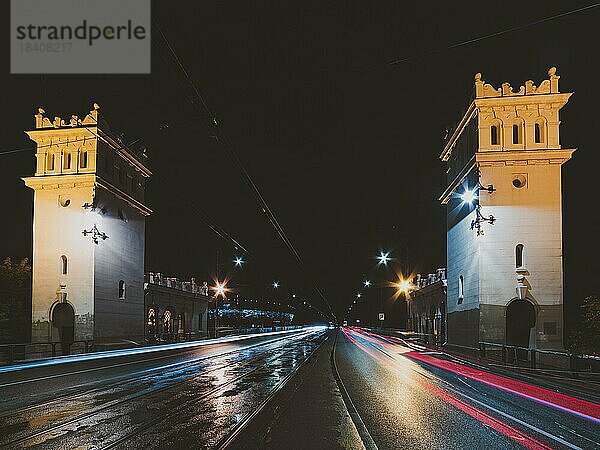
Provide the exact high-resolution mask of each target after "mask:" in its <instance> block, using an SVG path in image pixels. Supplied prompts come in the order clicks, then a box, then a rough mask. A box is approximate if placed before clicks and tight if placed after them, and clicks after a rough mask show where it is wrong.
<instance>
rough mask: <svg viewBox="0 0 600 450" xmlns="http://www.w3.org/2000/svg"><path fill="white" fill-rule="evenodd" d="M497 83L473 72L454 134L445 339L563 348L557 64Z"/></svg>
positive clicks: (562, 100)
mask: <svg viewBox="0 0 600 450" xmlns="http://www.w3.org/2000/svg"><path fill="white" fill-rule="evenodd" d="M548 76H549V79H547V80H544V81H542V83H541V84H540V85H539V86H537V87H536V86H535V85H534V83H533V81H526V82H525V86H521V88H520V89H519V90H518V91H517V92H513V89H512V88H511V86H510V85H509V84H508V83H503V84H502V87H501V88H499V89H495V88H493V87H492V86H491V85H490V84H487V83H485V82H484V81H483V80H482V78H481V74H479V73H478V74H477V75H475V98H474V100H473V101H472V102H471V104H470V105H469V107H468V109H467V111H466V112H465V114H464V115H463V117H462V118H461V120H460V122H459V124H458V126H457V127H456V128H455V129H454V131H453V132H452V133H451V134H450V135H449V137H448V140H447V141H446V144H445V147H444V150H443V152H442V154H441V155H440V158H441V159H442V160H443V161H445V162H446V163H447V165H448V167H447V174H448V175H447V188H446V190H445V192H444V193H443V195H442V196H441V197H440V201H441V202H442V204H445V205H446V207H447V230H448V231H447V255H448V256H447V257H448V299H447V308H448V341H449V343H450V344H458V345H467V346H472V347H477V344H478V342H480V341H484V342H497V343H508V344H513V345H519V346H524V347H539V348H562V346H563V272H562V204H561V196H562V191H561V189H562V187H561V165H562V164H563V163H564V162H566V161H568V160H569V159H570V158H571V155H572V153H573V151H574V150H573V149H562V148H561V146H560V140H559V125H560V120H559V111H560V109H561V108H562V107H563V106H564V105H565V104H566V103H567V101H568V100H569V97H570V96H571V94H570V93H559V91H558V79H559V76H558V75H556V69H555V68H554V67H553V68H551V69H550V70H549V71H548Z"/></svg>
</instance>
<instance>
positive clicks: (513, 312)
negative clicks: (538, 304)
mask: <svg viewBox="0 0 600 450" xmlns="http://www.w3.org/2000/svg"><path fill="white" fill-rule="evenodd" d="M534 326H535V307H534V306H533V304H532V303H531V302H530V301H527V300H519V299H516V300H513V301H512V302H511V303H510V304H509V305H508V306H507V308H506V343H507V344H508V345H515V346H518V347H529V344H530V341H529V339H530V335H531V329H532V328H533V327H534Z"/></svg>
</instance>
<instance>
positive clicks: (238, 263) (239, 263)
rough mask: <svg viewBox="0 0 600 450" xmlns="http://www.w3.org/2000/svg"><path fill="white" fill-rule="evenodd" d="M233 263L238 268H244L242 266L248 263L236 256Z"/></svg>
mask: <svg viewBox="0 0 600 450" xmlns="http://www.w3.org/2000/svg"><path fill="white" fill-rule="evenodd" d="M233 262H234V264H235V266H236V267H242V264H244V263H245V262H246V261H244V260H243V259H242V257H241V256H236V257H235V259H234V260H233Z"/></svg>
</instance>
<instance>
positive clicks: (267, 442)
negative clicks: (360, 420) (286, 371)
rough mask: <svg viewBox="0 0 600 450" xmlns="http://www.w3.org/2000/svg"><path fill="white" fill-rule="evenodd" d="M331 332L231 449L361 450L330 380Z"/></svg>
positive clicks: (356, 434) (332, 334)
mask: <svg viewBox="0 0 600 450" xmlns="http://www.w3.org/2000/svg"><path fill="white" fill-rule="evenodd" d="M334 341H335V332H330V333H329V337H328V339H327V340H326V341H325V342H324V343H323V345H322V346H321V347H320V348H319V349H318V350H317V351H316V353H315V354H314V355H313V357H311V358H310V359H309V360H308V361H307V363H306V364H305V366H304V367H302V368H301V369H300V371H299V372H298V374H296V376H294V377H293V378H292V379H291V380H290V382H289V383H288V384H287V385H286V386H285V387H284V388H283V389H282V390H281V391H280V392H278V393H277V394H276V396H275V397H274V398H273V399H272V401H270V402H269V403H268V404H267V405H266V406H265V408H264V409H263V410H262V411H260V413H259V414H258V415H257V416H256V417H255V418H254V420H252V421H251V422H250V424H249V425H248V427H247V428H246V429H244V430H243V431H242V432H241V434H240V435H239V436H238V437H237V439H236V440H235V441H234V442H233V443H232V444H231V446H230V448H233V449H257V448H260V449H282V448H294V449H311V450H314V449H362V448H364V447H363V444H362V441H361V439H360V436H359V434H358V432H357V430H356V428H355V426H354V423H353V422H352V419H351V418H350V415H349V414H348V411H347V410H346V406H345V404H344V400H343V399H342V395H341V394H340V391H339V389H338V387H337V383H336V381H335V379H334V377H333V372H332V369H331V363H330V359H329V358H330V354H331V350H332V347H333V344H334Z"/></svg>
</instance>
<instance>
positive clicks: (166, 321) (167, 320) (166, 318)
mask: <svg viewBox="0 0 600 450" xmlns="http://www.w3.org/2000/svg"><path fill="white" fill-rule="evenodd" d="M163 332H164V333H172V332H173V330H172V327H171V311H169V310H168V309H167V310H166V311H165V313H164V314H163Z"/></svg>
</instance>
